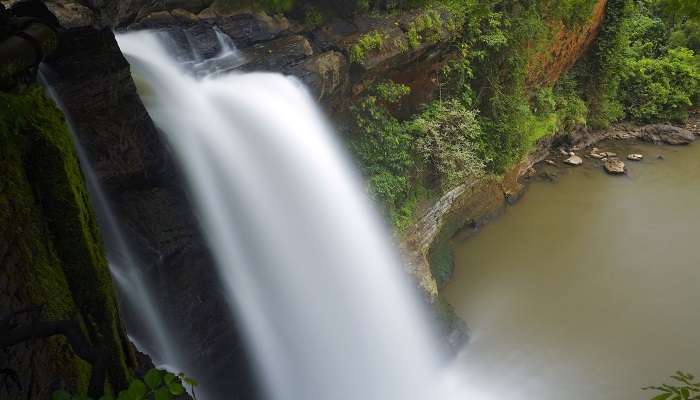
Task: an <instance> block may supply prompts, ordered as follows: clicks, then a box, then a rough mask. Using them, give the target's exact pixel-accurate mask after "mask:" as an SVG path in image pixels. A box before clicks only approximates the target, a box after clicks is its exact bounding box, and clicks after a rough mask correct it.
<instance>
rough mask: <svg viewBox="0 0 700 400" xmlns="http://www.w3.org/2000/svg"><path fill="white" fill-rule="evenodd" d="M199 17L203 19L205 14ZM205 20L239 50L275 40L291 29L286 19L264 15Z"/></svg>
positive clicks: (246, 14) (241, 15)
mask: <svg viewBox="0 0 700 400" xmlns="http://www.w3.org/2000/svg"><path fill="white" fill-rule="evenodd" d="M199 16H200V18H202V17H203V14H200V15H199ZM205 20H206V21H207V22H209V23H211V24H213V25H216V26H218V27H219V29H221V31H222V32H224V33H225V34H227V35H228V36H229V37H230V38H231V40H233V42H234V43H235V44H236V46H238V47H239V48H241V47H247V46H250V45H253V44H255V43H260V42H265V41H269V40H272V39H275V38H277V37H278V36H280V35H281V34H282V33H283V32H284V31H286V30H287V29H289V21H288V20H287V19H286V18H284V17H281V16H276V17H271V16H269V15H267V14H264V13H250V14H249V13H245V14H238V15H233V16H230V17H214V18H206V19H205Z"/></svg>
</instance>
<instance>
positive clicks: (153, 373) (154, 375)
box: [143, 368, 163, 389]
mask: <svg viewBox="0 0 700 400" xmlns="http://www.w3.org/2000/svg"><path fill="white" fill-rule="evenodd" d="M143 380H144V381H145V382H146V385H148V387H149V388H151V389H155V388H157V387H159V386H160V384H161V382H162V381H163V375H162V373H161V372H160V371H158V370H157V369H155V368H153V369H151V370H150V371H148V372H146V376H144V378H143Z"/></svg>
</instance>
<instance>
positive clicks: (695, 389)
mask: <svg viewBox="0 0 700 400" xmlns="http://www.w3.org/2000/svg"><path fill="white" fill-rule="evenodd" d="M671 379H673V380H674V381H675V382H674V383H673V384H670V385H669V384H666V383H664V384H662V385H661V386H648V387H645V388H642V390H653V391H656V392H660V393H659V394H658V395H656V396H654V397H653V398H652V400H699V399H700V382H693V381H694V380H695V377H694V376H693V375H692V374H688V373H685V372H681V371H677V372H676V373H675V375H671Z"/></svg>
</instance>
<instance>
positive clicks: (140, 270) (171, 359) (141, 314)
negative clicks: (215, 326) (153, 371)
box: [40, 65, 186, 372]
mask: <svg viewBox="0 0 700 400" xmlns="http://www.w3.org/2000/svg"><path fill="white" fill-rule="evenodd" d="M51 75H52V71H50V70H49V69H48V68H47V67H46V65H42V68H41V72H40V79H41V81H42V83H43V84H44V86H45V87H46V88H47V90H48V94H49V96H50V97H51V98H52V99H53V100H54V102H55V103H56V105H57V106H58V107H59V108H61V110H62V111H63V112H64V114H65V115H66V116H67V118H66V119H67V122H68V126H69V128H70V131H71V133H72V134H73V142H74V144H75V149H76V153H77V155H78V158H79V160H80V164H81V166H82V170H83V174H84V175H85V182H86V185H87V188H88V190H89V192H90V200H91V202H92V205H93V208H94V210H95V212H96V214H97V220H98V223H99V226H100V233H101V235H102V238H103V240H104V243H105V249H106V253H107V259H108V262H109V270H110V273H111V275H112V278H113V279H114V282H115V283H116V287H117V289H118V294H119V303H120V304H119V305H120V308H121V310H122V312H121V315H122V318H124V319H125V321H124V322H125V323H126V326H127V329H128V330H129V338H130V340H131V341H132V342H134V343H135V344H136V345H137V346H138V347H139V350H141V351H143V352H145V353H147V354H149V355H150V356H151V358H152V359H153V362H154V363H155V364H156V365H158V366H159V367H161V368H165V369H168V370H171V371H174V372H179V371H183V370H184V366H185V364H186V362H185V361H184V360H183V359H182V357H181V356H180V354H181V353H180V352H179V351H178V346H177V345H176V344H175V343H174V342H173V340H172V338H171V336H170V335H169V334H168V331H169V328H168V327H167V324H166V322H165V321H164V320H163V318H162V316H161V313H160V311H159V307H158V305H157V302H156V301H155V299H154V298H153V292H152V291H150V290H149V286H150V285H149V284H148V282H149V279H148V277H147V276H146V274H145V273H144V263H143V262H141V261H140V260H139V258H138V257H137V256H136V254H135V253H134V251H133V250H132V249H131V246H130V244H129V243H128V241H127V240H126V238H125V236H124V233H123V232H122V227H121V225H120V223H119V221H118V218H116V217H115V215H114V213H113V211H112V207H111V205H110V203H109V199H108V198H107V195H106V194H105V192H104V190H102V187H101V185H100V182H99V179H98V178H97V176H96V175H95V172H94V169H93V168H92V164H91V161H90V157H88V155H87V153H86V151H85V149H84V148H83V146H82V145H81V144H80V140H79V139H78V135H77V134H76V131H75V126H74V124H73V123H72V121H71V118H70V114H69V113H67V111H66V109H65V107H63V104H62V103H61V100H60V98H59V96H58V95H57V94H56V93H55V91H54V90H53V89H52V87H51V84H50V79H49V78H48V77H49V76H51Z"/></svg>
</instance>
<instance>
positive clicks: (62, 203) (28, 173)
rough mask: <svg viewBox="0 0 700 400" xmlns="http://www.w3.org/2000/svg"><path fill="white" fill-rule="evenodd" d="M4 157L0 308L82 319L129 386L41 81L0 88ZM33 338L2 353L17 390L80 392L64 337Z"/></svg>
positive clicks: (115, 380)
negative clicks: (19, 89) (14, 90)
mask: <svg viewBox="0 0 700 400" xmlns="http://www.w3.org/2000/svg"><path fill="white" fill-rule="evenodd" d="M0 159H2V163H0V243H4V245H0V267H1V268H0V285H2V290H0V298H2V301H1V302H0V303H1V304H3V305H6V306H5V307H6V308H5V307H3V310H1V311H2V312H9V311H11V310H18V309H21V308H24V307H27V306H31V305H41V306H43V310H42V313H41V318H42V319H47V320H59V319H74V320H78V321H80V322H81V324H82V326H83V327H84V329H85V333H86V334H87V336H88V337H89V339H90V341H91V342H92V345H93V346H97V347H99V348H102V349H104V350H106V351H107V352H108V353H109V354H110V357H111V358H110V360H109V366H108V377H109V381H110V383H111V385H112V386H114V387H123V386H125V385H126V383H127V381H128V379H129V369H128V368H127V359H132V358H131V357H130V354H129V352H130V349H129V345H127V344H126V343H128V342H127V340H126V339H125V333H124V330H123V328H122V326H121V322H120V319H119V315H118V309H117V303H116V298H115V293H114V289H113V287H112V283H111V278H110V275H109V270H108V265H107V260H106V258H105V254H104V251H103V249H102V242H101V239H100V235H99V232H98V230H97V225H96V221H95V216H94V213H93V212H92V210H91V207H90V202H89V197H88V193H87V190H86V188H85V184H84V181H83V177H82V174H81V171H80V166H79V163H78V159H77V157H76V155H75V152H74V149H73V144H72V141H71V136H70V133H69V131H68V129H67V127H66V123H65V121H64V119H63V115H62V114H61V112H60V111H59V110H58V109H57V108H56V107H55V106H54V104H53V103H52V102H51V101H50V100H48V99H47V98H46V96H45V94H44V90H43V88H41V87H31V88H29V89H28V90H26V91H25V92H23V93H21V94H8V93H0ZM20 322H21V321H20ZM25 322H26V321H25ZM35 342H41V344H38V343H36V344H32V345H31V346H22V345H18V346H14V347H13V348H11V349H10V351H9V352H8V354H9V356H8V357H7V358H4V357H2V356H0V357H2V358H0V363H3V364H4V365H0V366H2V367H7V368H12V369H15V370H16V371H17V373H18V374H19V375H20V383H22V387H21V388H17V391H16V393H15V394H16V395H17V397H22V398H26V392H27V391H28V390H31V393H32V394H33V395H37V394H41V395H40V396H38V397H36V398H40V397H42V398H43V397H46V396H47V395H48V394H49V393H50V391H51V390H53V389H55V387H56V386H59V385H61V384H63V385H66V386H68V387H70V388H71V389H73V390H75V391H77V392H78V393H84V392H85V390H86V389H87V383H88V379H89V374H90V365H89V364H87V363H85V362H84V361H82V360H80V359H78V358H77V357H76V356H75V355H74V354H73V352H72V350H71V349H70V346H68V345H67V344H66V342H65V340H64V339H62V338H57V337H53V338H50V339H38V340H36V341H35ZM52 386H53V387H52Z"/></svg>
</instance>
